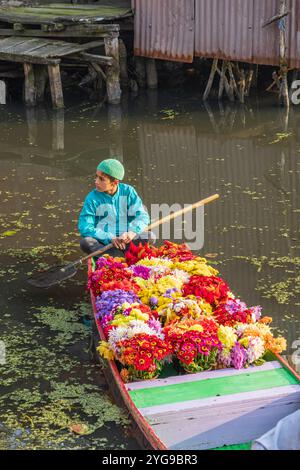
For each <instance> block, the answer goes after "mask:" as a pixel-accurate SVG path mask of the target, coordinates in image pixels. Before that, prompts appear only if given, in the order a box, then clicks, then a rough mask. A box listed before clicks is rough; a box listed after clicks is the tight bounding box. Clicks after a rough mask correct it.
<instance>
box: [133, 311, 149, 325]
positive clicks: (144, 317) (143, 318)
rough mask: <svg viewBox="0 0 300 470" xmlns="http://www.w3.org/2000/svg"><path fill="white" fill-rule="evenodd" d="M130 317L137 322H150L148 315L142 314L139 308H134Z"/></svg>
mask: <svg viewBox="0 0 300 470" xmlns="http://www.w3.org/2000/svg"><path fill="white" fill-rule="evenodd" d="M129 317H130V318H131V320H132V319H135V320H141V321H144V322H147V321H148V320H149V315H148V313H143V312H141V311H140V310H139V309H138V308H133V309H132V310H131V312H130V315H129Z"/></svg>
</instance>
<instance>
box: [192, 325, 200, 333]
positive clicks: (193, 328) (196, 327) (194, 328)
mask: <svg viewBox="0 0 300 470" xmlns="http://www.w3.org/2000/svg"><path fill="white" fill-rule="evenodd" d="M189 330H190V331H199V332H200V333H202V331H203V326H201V325H193V326H191V327H190V328H189Z"/></svg>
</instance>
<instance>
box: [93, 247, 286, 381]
mask: <svg viewBox="0 0 300 470" xmlns="http://www.w3.org/2000/svg"><path fill="white" fill-rule="evenodd" d="M129 252H130V255H129V259H128V260H127V262H124V260H123V259H113V258H111V257H103V258H100V259H99V260H98V262H97V269H96V271H95V272H94V273H93V274H92V275H90V278H89V287H90V288H91V289H92V291H93V292H94V294H95V295H96V309H97V321H98V322H99V324H100V325H101V326H102V328H103V331H104V334H105V336H106V338H107V341H104V342H101V344H100V346H99V351H100V353H101V354H102V355H103V356H104V357H105V358H107V359H115V360H117V361H119V362H120V363H121V364H123V366H124V369H123V372H122V376H123V378H124V380H125V379H126V380H136V379H142V378H151V377H154V376H155V375H156V374H157V373H158V372H159V369H160V367H161V365H162V361H164V360H165V359H166V358H170V357H171V356H173V358H174V359H175V360H176V362H178V361H179V363H180V365H181V366H182V367H183V368H184V369H185V370H186V371H187V372H189V373H191V372H197V371H202V370H208V369H219V368H225V367H235V368H241V367H248V366H249V365H258V364H260V363H261V362H262V361H263V358H264V355H265V353H266V352H267V351H271V352H275V353H280V352H282V350H284V349H285V347H286V344H285V340H284V338H282V337H279V338H275V337H274V336H273V334H272V332H271V329H270V326H269V323H270V321H271V319H270V318H269V317H264V318H261V307H259V306H256V307H248V306H247V305H246V304H245V303H244V302H242V301H241V300H239V299H237V298H235V297H234V295H233V294H232V292H231V291H230V289H229V286H228V285H227V284H226V282H225V281H224V280H223V279H222V278H221V277H218V276H217V274H218V271H217V270H215V269H214V268H212V267H211V266H209V265H208V264H207V261H206V260H205V259H204V258H200V257H195V256H193V255H192V254H191V253H189V251H188V249H187V247H186V246H184V245H176V244H174V243H169V242H167V243H165V244H164V245H163V247H161V248H159V249H157V248H154V247H151V246H149V245H146V246H145V245H144V246H142V245H140V246H135V245H133V247H131V248H130V250H129ZM149 337H151V341H152V343H153V342H154V343H155V344H154V343H153V345H152V346H153V350H152V349H151V348H150V349H149V341H150V339H149ZM151 341H150V344H151ZM156 346H157V350H158V351H159V353H157V352H155V351H156V349H155V348H156ZM161 351H162V352H161ZM157 354H158V355H157ZM160 354H161V355H160Z"/></svg>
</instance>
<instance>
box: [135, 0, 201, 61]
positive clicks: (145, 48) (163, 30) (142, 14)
mask: <svg viewBox="0 0 300 470" xmlns="http://www.w3.org/2000/svg"><path fill="white" fill-rule="evenodd" d="M132 6H133V8H134V9H135V27H134V53H135V55H139V56H146V57H153V58H156V59H167V60H175V61H178V62H193V56H194V25H195V18H194V0H163V1H161V0H151V1H149V0H134V1H133V5H132Z"/></svg>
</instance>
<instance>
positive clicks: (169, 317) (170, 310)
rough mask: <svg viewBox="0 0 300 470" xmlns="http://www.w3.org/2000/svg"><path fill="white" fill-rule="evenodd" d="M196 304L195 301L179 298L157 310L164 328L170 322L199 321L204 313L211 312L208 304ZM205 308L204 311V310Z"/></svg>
mask: <svg viewBox="0 0 300 470" xmlns="http://www.w3.org/2000/svg"><path fill="white" fill-rule="evenodd" d="M205 304H206V303H205V302H201V301H200V302H197V300H196V299H195V300H194V299H191V298H187V297H179V298H178V299H173V300H172V301H171V302H169V303H167V304H166V305H163V306H162V307H159V308H158V309H157V311H158V314H159V317H160V320H161V321H162V323H163V324H164V325H165V326H166V325H168V324H169V323H171V322H175V321H179V320H180V319H181V318H183V317H184V318H192V319H199V318H201V317H202V316H203V314H204V313H208V312H209V310H211V307H210V305H209V304H206V305H205ZM200 305H201V306H202V307H203V308H201V306H200ZM205 306H206V309H205Z"/></svg>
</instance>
